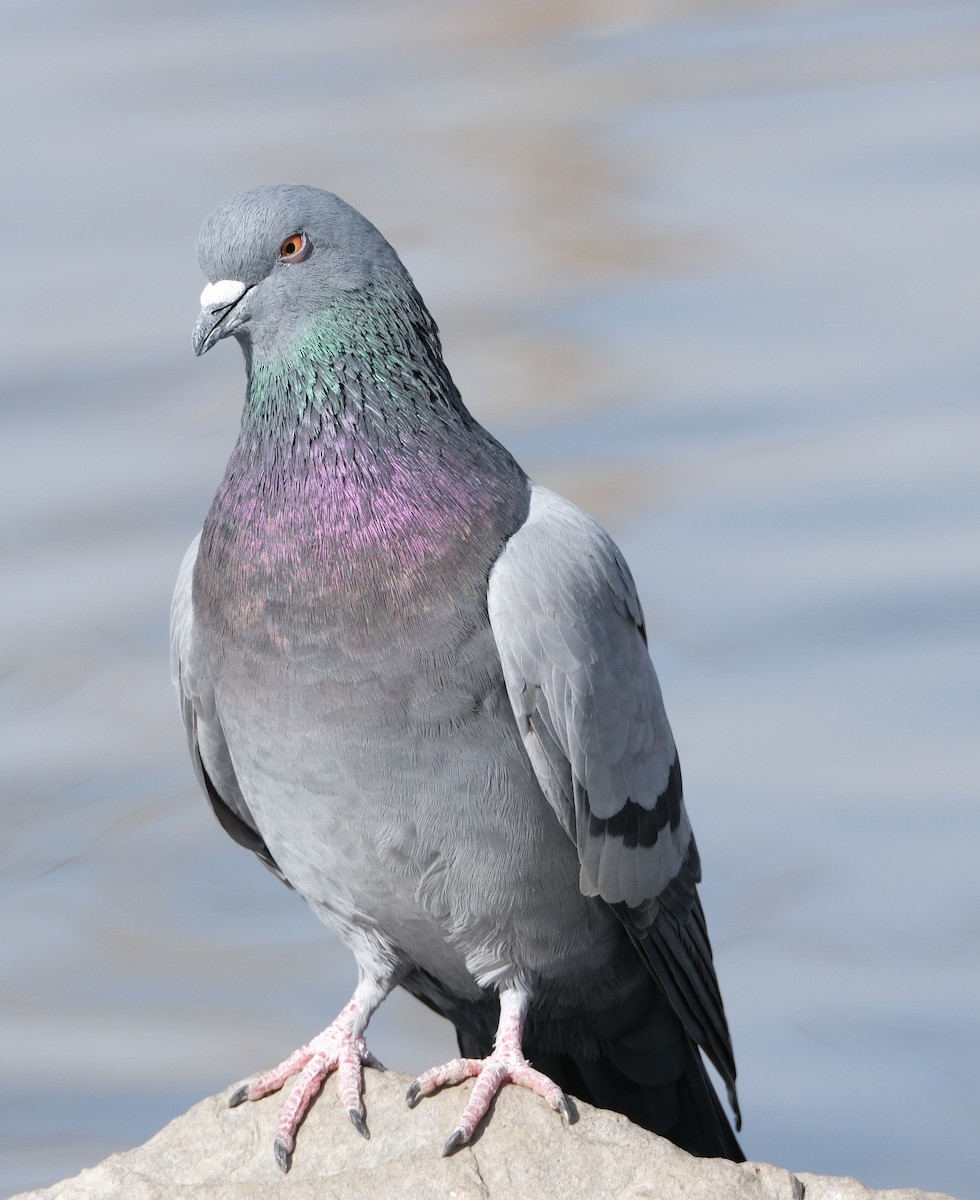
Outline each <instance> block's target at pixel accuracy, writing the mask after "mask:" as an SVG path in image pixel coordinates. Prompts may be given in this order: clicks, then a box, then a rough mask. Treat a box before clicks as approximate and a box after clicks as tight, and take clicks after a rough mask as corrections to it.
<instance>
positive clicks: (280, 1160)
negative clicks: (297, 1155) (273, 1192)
mask: <svg viewBox="0 0 980 1200" xmlns="http://www.w3.org/2000/svg"><path fill="white" fill-rule="evenodd" d="M272 1152H273V1153H274V1154H275V1156H276V1165H277V1166H278V1167H279V1170H280V1171H282V1173H283V1174H285V1173H286V1172H287V1171H288V1170H289V1156H290V1155H291V1154H292V1152H293V1139H292V1138H284V1137H277V1138H276V1140H275V1141H274V1142H273V1143H272Z"/></svg>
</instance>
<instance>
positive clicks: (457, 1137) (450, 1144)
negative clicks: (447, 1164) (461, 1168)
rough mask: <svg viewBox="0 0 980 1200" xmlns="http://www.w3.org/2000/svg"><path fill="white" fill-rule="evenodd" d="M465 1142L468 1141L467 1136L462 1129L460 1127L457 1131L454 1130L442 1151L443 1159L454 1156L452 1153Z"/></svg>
mask: <svg viewBox="0 0 980 1200" xmlns="http://www.w3.org/2000/svg"><path fill="white" fill-rule="evenodd" d="M465 1141H466V1134H465V1133H464V1132H463V1131H462V1129H460V1128H458V1127H457V1128H456V1129H454V1130H453V1131H452V1133H451V1134H450V1135H449V1140H448V1141H447V1142H446V1144H445V1146H443V1148H442V1151H441V1154H442V1157H443V1158H448V1157H449V1155H450V1154H452V1152H453V1151H454V1150H456V1149H457V1148H458V1147H459V1146H462V1144H463V1143H464V1142H465Z"/></svg>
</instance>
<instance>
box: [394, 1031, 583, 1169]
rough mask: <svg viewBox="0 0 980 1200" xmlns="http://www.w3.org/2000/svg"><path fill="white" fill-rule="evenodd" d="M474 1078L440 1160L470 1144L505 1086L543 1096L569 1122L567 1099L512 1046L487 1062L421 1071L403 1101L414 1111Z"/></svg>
mask: <svg viewBox="0 0 980 1200" xmlns="http://www.w3.org/2000/svg"><path fill="white" fill-rule="evenodd" d="M474 1075H478V1076H479V1078H478V1079H477V1081H476V1086H475V1087H474V1088H473V1094H472V1095H471V1096H470V1098H469V1102H468V1103H467V1105H466V1107H465V1108H464V1109H463V1115H462V1116H461V1117H460V1118H459V1123H458V1124H457V1126H456V1128H455V1129H454V1130H453V1132H452V1133H451V1134H450V1136H449V1140H448V1141H447V1142H446V1144H445V1146H443V1148H442V1153H443V1156H445V1155H447V1154H452V1152H453V1151H454V1150H455V1149H456V1148H457V1147H458V1146H462V1145H464V1144H465V1143H466V1142H468V1141H469V1140H470V1138H471V1137H472V1136H473V1134H474V1133H475V1132H476V1127H477V1126H478V1125H479V1124H480V1122H481V1121H482V1120H483V1118H484V1117H485V1116H486V1115H487V1110H488V1109H489V1107H490V1102H491V1100H493V1098H494V1096H496V1094H497V1092H499V1091H500V1089H501V1088H502V1087H503V1085H504V1084H505V1083H515V1084H517V1085H518V1086H519V1087H526V1088H530V1089H531V1091H532V1092H537V1094H538V1095H539V1096H543V1097H544V1099H545V1100H547V1101H548V1103H549V1104H550V1105H551V1107H552V1108H553V1109H554V1110H555V1111H556V1112H560V1113H561V1115H562V1116H563V1117H564V1118H565V1120H566V1121H568V1122H569V1123H570V1122H571V1120H572V1110H571V1106H570V1105H569V1102H568V1097H567V1096H566V1095H565V1093H564V1092H563V1091H562V1090H561V1088H560V1087H559V1086H558V1085H557V1084H556V1083H552V1081H551V1080H550V1079H549V1078H548V1076H547V1075H542V1074H541V1072H540V1071H535V1070H534V1068H533V1067H532V1066H531V1064H530V1063H529V1062H528V1061H527V1059H526V1058H525V1057H524V1055H523V1053H522V1052H521V1050H520V1046H519V1045H518V1047H517V1048H516V1049H514V1048H513V1047H512V1046H506V1045H498V1046H497V1047H496V1048H495V1049H494V1051H493V1053H492V1054H491V1055H490V1056H489V1057H488V1058H454V1059H453V1060H452V1062H448V1063H445V1064H444V1065H443V1066H441V1067H432V1068H431V1069H430V1070H428V1071H423V1072H422V1074H421V1075H420V1076H419V1077H418V1079H416V1080H415V1082H414V1083H413V1084H412V1086H411V1087H410V1088H409V1089H408V1092H407V1093H406V1096H405V1099H406V1100H407V1101H408V1103H409V1105H410V1106H411V1107H413V1108H414V1107H415V1105H416V1104H417V1103H418V1101H419V1100H420V1099H421V1098H422V1097H423V1096H430V1095H431V1094H432V1093H433V1092H434V1091H436V1090H437V1089H438V1088H441V1087H445V1086H446V1085H447V1084H454V1083H462V1082H463V1080H464V1079H470V1078H472V1077H473V1076H474Z"/></svg>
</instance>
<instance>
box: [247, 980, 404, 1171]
mask: <svg viewBox="0 0 980 1200" xmlns="http://www.w3.org/2000/svg"><path fill="white" fill-rule="evenodd" d="M356 1007H357V1006H356V1005H354V1004H353V1003H351V1004H348V1005H347V1007H346V1008H345V1009H344V1010H343V1012H342V1013H341V1014H340V1016H339V1017H338V1018H337V1019H336V1021H334V1022H333V1024H332V1025H328V1026H327V1028H326V1029H324V1031H323V1032H322V1033H319V1034H317V1036H316V1037H315V1038H314V1039H313V1040H312V1041H311V1042H309V1043H308V1044H307V1045H305V1046H300V1048H299V1049H298V1050H296V1051H295V1052H294V1053H293V1054H291V1055H290V1056H289V1058H287V1059H286V1060H285V1061H284V1062H281V1063H280V1064H279V1066H278V1067H274V1068H273V1069H272V1070H271V1071H267V1072H266V1073H265V1074H264V1075H259V1076H257V1077H256V1078H255V1079H251V1080H249V1081H248V1082H247V1083H243V1084H242V1085H241V1086H240V1087H238V1088H236V1089H235V1091H234V1092H232V1094H231V1096H230V1097H229V1099H228V1104H229V1107H231V1108H235V1107H236V1105H239V1104H241V1103H242V1102H243V1101H245V1100H260V1099H261V1098H262V1097H263V1096H268V1095H269V1093H270V1092H275V1091H278V1090H279V1088H281V1087H282V1085H283V1084H284V1083H285V1082H286V1080H287V1079H288V1078H289V1077H290V1075H294V1074H295V1073H296V1072H297V1071H299V1073H300V1074H299V1078H298V1079H297V1080H296V1082H295V1083H294V1084H293V1087H292V1090H291V1091H290V1093H289V1095H288V1097H287V1098H286V1103H285V1104H284V1105H283V1106H282V1113H281V1114H280V1116H279V1125H278V1127H277V1129H276V1136H275V1141H274V1142H273V1150H274V1151H275V1155H276V1162H277V1163H278V1164H279V1167H280V1169H281V1170H283V1171H288V1170H289V1156H290V1155H291V1154H292V1152H293V1148H294V1146H295V1145H296V1130H297V1129H298V1128H299V1124H300V1122H301V1121H302V1120H303V1117H304V1116H305V1114H306V1110H307V1109H308V1108H309V1107H310V1104H311V1103H312V1101H313V1099H314V1097H315V1096H316V1094H317V1093H318V1092H319V1090H320V1088H321V1087H322V1086H323V1081H324V1080H325V1079H326V1077H327V1076H328V1075H329V1074H330V1073H331V1071H336V1072H337V1091H338V1093H339V1094H340V1100H341V1103H342V1104H343V1105H344V1106H345V1107H346V1109H347V1112H348V1114H349V1116H350V1119H351V1121H352V1123H353V1125H354V1128H355V1129H356V1130H357V1132H358V1133H360V1134H361V1135H362V1136H363V1137H370V1136H371V1135H370V1134H369V1133H368V1127H367V1124H366V1122H365V1120H364V1072H363V1068H364V1067H365V1066H367V1067H375V1068H377V1069H378V1070H379V1071H383V1070H384V1067H383V1066H382V1065H381V1063H380V1062H378V1060H377V1059H376V1058H375V1057H374V1055H373V1054H372V1053H371V1051H370V1050H368V1048H367V1046H366V1045H365V1043H364V1038H363V1036H362V1035H361V1034H359V1033H355V1032H354V1012H355V1011H356Z"/></svg>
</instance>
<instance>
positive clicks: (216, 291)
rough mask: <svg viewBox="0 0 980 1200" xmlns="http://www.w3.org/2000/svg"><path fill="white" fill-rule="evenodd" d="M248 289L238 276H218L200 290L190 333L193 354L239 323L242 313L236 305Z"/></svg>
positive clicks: (201, 350)
mask: <svg viewBox="0 0 980 1200" xmlns="http://www.w3.org/2000/svg"><path fill="white" fill-rule="evenodd" d="M248 291H249V288H248V287H247V286H246V285H245V284H244V283H242V282H241V281H240V280H238V279H219V280H218V282H217V283H209V284H208V286H207V287H206V288H205V289H204V291H203V292H201V315H200V316H199V317H198V318H197V324H196V325H195V326H194V333H193V335H192V337H191V344H192V345H193V347H194V353H195V354H196V355H198V356H200V355H201V354H205V353H206V352H207V351H208V350H210V349H211V347H212V346H213V345H214V343H215V342H220V341H221V339H222V338H223V337H227V336H228V334H230V333H234V331H235V330H236V329H237V328H238V326H239V325H241V323H242V320H243V319H244V314H243V313H242V311H241V309H240V307H239V305H240V302H241V300H242V299H243V298H244V296H245V294H246V293H247V292H248Z"/></svg>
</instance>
